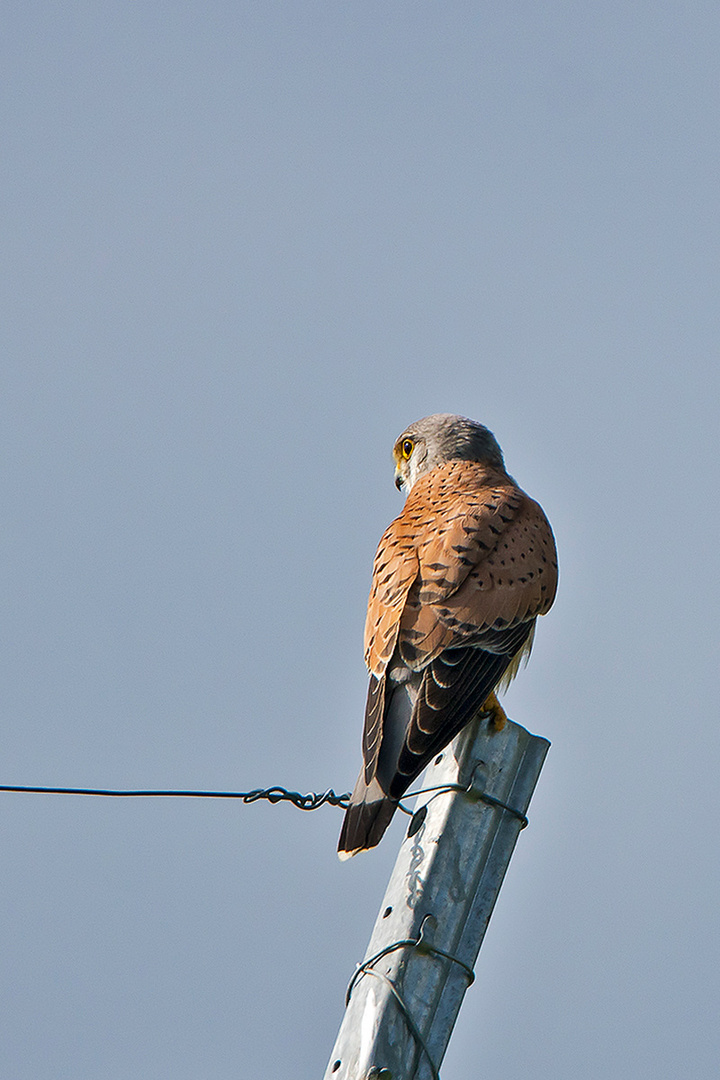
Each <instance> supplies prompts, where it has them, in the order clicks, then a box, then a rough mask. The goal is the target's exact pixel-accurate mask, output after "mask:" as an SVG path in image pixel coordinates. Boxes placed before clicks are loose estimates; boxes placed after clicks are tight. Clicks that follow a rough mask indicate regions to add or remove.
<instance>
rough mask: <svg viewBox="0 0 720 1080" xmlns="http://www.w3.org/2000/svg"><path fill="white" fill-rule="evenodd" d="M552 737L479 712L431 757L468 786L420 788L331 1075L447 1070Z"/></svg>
mask: <svg viewBox="0 0 720 1080" xmlns="http://www.w3.org/2000/svg"><path fill="white" fill-rule="evenodd" d="M549 746H550V744H549V742H548V741H547V739H543V738H540V737H539V736H537V735H531V734H530V733H529V732H528V731H526V730H525V728H522V727H520V726H519V725H518V724H515V723H513V722H512V721H508V723H507V725H506V727H505V728H504V729H503V730H502V731H500V732H497V731H494V730H493V729H492V728H490V727H489V725H488V721H487V720H476V721H474V722H473V723H472V724H470V725H468V727H467V728H465V730H464V731H462V732H461V733H460V735H458V736H457V738H456V739H455V740H454V742H453V743H451V745H450V746H449V747H447V748H446V750H445V751H443V753H442V754H440V755H438V757H437V758H436V759H435V762H434V764H433V765H431V766H430V767H429V768H428V770H427V772H426V773H425V777H424V779H423V782H422V786H423V788H434V787H445V788H446V787H447V785H459V786H461V787H462V788H465V789H468V790H467V791H456V790H452V791H447V790H444V791H441V792H428V793H427V794H424V795H421V796H419V798H418V801H417V806H416V809H415V815H414V817H413V818H412V820H411V824H410V827H409V829H408V835H406V837H405V839H404V840H403V843H402V846H401V848H400V853H399V855H398V859H397V862H396V864H395V868H394V870H393V873H392V876H391V878H390V884H389V885H388V888H387V892H386V894H385V898H384V900H383V902H382V906H381V908H380V913H379V915H378V918H377V921H376V923H375V929H374V930H373V934H372V937H371V939H370V944H369V946H368V950H367V954H366V956H365V960H364V962H363V964H362V965H360V967H359V968H358V970H357V971H356V973H355V975H354V976H353V980H352V981H351V985H350V988H349V1001H348V1003H347V1009H346V1012H345V1017H344V1020H343V1023H342V1026H341V1028H340V1032H339V1035H338V1038H337V1041H336V1043H335V1047H334V1049H333V1052H332V1055H331V1057H330V1062H329V1064H328V1067H327V1070H326V1072H325V1080H438V1069H439V1066H440V1062H441V1061H442V1058H443V1055H444V1053H445V1050H446V1048H447V1044H448V1041H449V1039H450V1034H451V1032H452V1029H453V1026H454V1024H455V1020H456V1018H457V1014H458V1012H459V1010H460V1005H461V1004H462V999H463V997H464V995H465V991H466V990H467V988H468V986H469V984H470V982H471V981H472V967H473V965H474V963H475V960H476V959H477V954H478V952H479V950H480V945H481V944H482V939H483V936H484V934H485V930H486V928H487V925H488V922H489V920H490V915H491V914H492V910H493V906H494V904H495V900H496V899H497V895H498V892H499V891H500V886H501V885H502V881H503V878H504V876H505V871H506V870H507V867H508V863H509V862H510V858H511V856H512V853H513V850H514V848H515V843H516V841H517V837H518V833H519V832H520V829H521V828H522V827H523V824H524V823H526V822H525V819H524V815H525V813H526V811H527V807H528V805H529V803H530V798H531V796H532V793H533V790H534V788H535V784H536V783H537V779H538V776H539V775H540V770H541V769H542V766H543V762H544V760H545V755H546V754H547V751H548V748H549ZM483 796H484V797H483ZM422 807H425V810H424V811H423V810H422V809H421V808H422ZM378 954H380V955H378Z"/></svg>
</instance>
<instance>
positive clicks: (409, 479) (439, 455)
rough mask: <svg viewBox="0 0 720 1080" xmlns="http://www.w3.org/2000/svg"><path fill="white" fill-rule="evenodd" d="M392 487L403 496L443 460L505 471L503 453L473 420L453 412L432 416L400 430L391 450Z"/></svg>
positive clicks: (485, 431)
mask: <svg viewBox="0 0 720 1080" xmlns="http://www.w3.org/2000/svg"><path fill="white" fill-rule="evenodd" d="M393 457H394V459H395V486H396V487H397V488H398V490H400V491H404V492H405V493H406V494H407V493H408V492H409V491H410V490H411V488H412V487H413V485H414V484H415V483H417V481H418V480H419V479H420V477H421V476H425V474H426V473H429V472H430V470H431V469H434V468H435V467H436V466H437V465H444V464H445V462H446V461H477V462H480V463H481V464H483V465H489V466H491V467H492V468H495V469H504V467H505V466H504V462H503V455H502V450H501V449H500V447H499V446H498V443H497V440H496V439H495V436H494V435H493V433H492V432H491V431H488V429H487V428H486V427H484V426H483V425H482V424H478V423H477V422H476V421H475V420H468V419H467V418H466V417H465V416H454V415H453V414H452V413H435V414H434V415H433V416H426V417H424V418H423V419H422V420H416V421H415V423H414V424H410V427H408V428H406V429H405V431H403V433H402V435H401V436H400V437H399V439H397V441H396V443H395V446H394V447H393Z"/></svg>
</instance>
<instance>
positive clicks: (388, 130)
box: [0, 0, 720, 1080]
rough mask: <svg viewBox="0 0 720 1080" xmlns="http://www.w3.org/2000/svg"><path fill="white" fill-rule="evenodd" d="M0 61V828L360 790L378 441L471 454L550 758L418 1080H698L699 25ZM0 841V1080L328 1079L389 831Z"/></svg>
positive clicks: (316, 30)
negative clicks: (547, 592) (474, 439)
mask: <svg viewBox="0 0 720 1080" xmlns="http://www.w3.org/2000/svg"><path fill="white" fill-rule="evenodd" d="M2 21H3V26H2V33H1V35H0V51H1V53H2V56H1V58H0V59H1V68H2V73H3V74H2V80H3V84H4V89H3V94H2V103H1V105H0V110H1V117H0V121H1V131H2V140H1V141H2V167H1V170H0V173H1V178H2V180H1V183H2V199H1V202H0V215H1V223H0V230H1V235H2V250H3V257H2V303H3V314H2V319H1V323H0V334H1V335H2V360H1V362H0V381H1V386H0V393H1V398H2V400H1V402H0V409H1V410H2V417H1V418H0V440H1V445H2V480H1V483H2V494H1V498H2V507H3V511H2V529H1V537H2V547H1V551H0V573H1V575H2V590H3V620H2V648H1V650H0V665H1V667H2V672H1V673H0V685H1V687H2V712H1V719H2V753H1V754H0V782H2V783H11V784H13V783H14V784H47V785H78V786H114V787H145V786H149V787H182V788H226V789H247V788H253V787H258V786H260V787H262V786H266V785H272V784H283V785H285V786H288V787H292V788H295V789H300V790H322V789H324V788H326V787H330V786H332V787H334V788H335V789H336V790H338V791H344V790H347V789H348V788H349V787H351V786H352V783H353V781H354V779H355V775H356V772H357V770H358V767H359V762H360V732H361V726H362V713H363V707H364V696H365V685H366V676H365V670H364V665H363V661H362V629H363V623H364V612H365V603H366V598H367V591H368V586H369V580H370V568H371V562H372V557H373V554H374V550H375V546H376V544H377V541H378V539H379V537H380V535H381V533H382V531H383V529H384V528H385V526H386V525H387V524H388V522H389V521H390V520H391V518H392V517H393V516H394V515H395V514H396V513H398V512H399V510H400V507H401V505H402V499H401V496H399V495H398V493H397V492H396V491H395V488H394V486H393V475H392V461H391V457H390V451H391V447H392V444H393V441H394V439H395V437H396V436H397V435H398V434H399V433H400V432H401V431H402V429H403V428H404V426H405V425H406V424H407V423H409V422H410V421H412V420H415V419H417V418H419V417H420V416H423V415H426V414H428V413H432V412H438V411H449V412H460V413H464V414H466V415H468V416H471V417H473V418H475V419H477V420H481V421H482V422H484V423H486V424H487V425H488V426H489V427H490V428H491V429H492V430H493V431H494V432H495V434H496V435H497V437H498V439H499V441H500V443H501V445H502V446H503V448H504V450H505V454H506V460H507V464H508V468H509V469H510V471H511V472H512V473H513V474H514V475H515V476H516V478H517V479H518V481H519V483H520V484H521V485H522V486H523V487H525V488H526V489H527V490H528V491H529V492H530V493H531V494H532V495H533V496H534V497H535V498H537V499H538V500H539V501H540V502H541V503H542V504H543V506H544V508H545V510H546V512H547V514H548V516H549V517H550V519H551V521H552V523H553V525H554V528H555V531H556V535H557V541H558V548H559V554H560V566H561V584H560V591H559V594H558V599H557V603H556V606H555V608H554V609H553V611H552V612H551V614H550V615H549V617H548V618H547V619H545V620H542V624H541V626H540V627H539V631H538V634H537V638H536V647H535V651H534V655H533V658H532V660H531V663H530V666H529V667H528V669H527V670H526V671H525V672H524V673H523V674H522V677H521V678H519V679H518V681H517V683H516V684H515V686H514V688H513V689H512V690H511V692H510V694H509V695H508V696H507V698H506V703H507V707H508V711H509V712H510V715H511V716H512V717H513V719H515V720H516V721H517V722H519V723H521V724H523V725H524V726H526V727H528V728H529V729H530V730H531V731H534V732H537V733H538V734H542V735H544V736H546V737H548V738H549V739H551V740H552V749H551V751H550V754H549V757H548V759H547V763H546V766H545V769H544V771H543V774H542V776H541V779H540V784H539V787H538V790H537V793H536V796H535V798H534V801H533V803H532V806H531V811H530V813H531V826H530V828H529V829H528V830H527V831H526V832H524V833H523V834H522V835H521V837H520V840H519V844H518V848H517V851H516V855H515V858H514V860H513V863H512V866H511V868H510V872H509V874H508V877H507V879H506V882H505V886H504V888H503V891H502V893H501V895H500V900H499V902H498V906H497V908H496V912H495V915H494V917H493V921H492V923H491V926H490V930H489V932H488V935H487V938H486V942H485V945H484V947H483V950H482V952H481V956H480V960H479V963H478V973H477V981H476V983H475V985H474V987H473V988H472V989H471V990H470V991H469V993H468V995H467V997H466V1000H465V1004H464V1007H463V1011H462V1013H461V1019H460V1021H459V1023H458V1026H457V1028H456V1031H455V1035H454V1037H453V1041H452V1043H451V1046H450V1049H449V1051H448V1055H447V1058H446V1062H445V1065H444V1068H443V1073H442V1075H443V1080H465V1078H467V1077H475V1076H477V1077H478V1078H480V1077H493V1078H494V1080H521V1078H526V1077H528V1076H533V1077H535V1078H537V1080H577V1078H578V1077H579V1076H582V1077H583V1078H584V1080H608V1078H613V1080H625V1078H627V1080H644V1078H651V1077H652V1078H653V1080H657V1078H666V1077H667V1078H672V1080H675V1078H677V1077H693V1078H694V1080H710V1078H713V1080H714V1078H715V1077H716V1076H717V1072H716V1070H717V1061H718V1054H719V1051H720V1047H719V1045H718V1044H719V1042H720V1039H719V1036H718V1022H717V1009H718V990H719V989H720V986H719V983H720V974H719V973H720V945H719V935H718V906H719V905H718V901H719V896H718V885H719V884H720V866H719V862H718V839H717V837H718V812H719V811H720V797H719V794H718V790H719V785H718V773H719V772H720V724H719V723H718V720H719V719H720V718H719V717H718V706H717V697H718V690H717V686H718V667H719V665H718V659H719V658H718V647H717V642H718V634H717V610H718V605H719V603H720V597H719V596H718V570H717V551H718V539H719V536H720V511H719V510H718V490H719V486H720V475H719V469H718V426H719V425H718V420H719V416H718V413H719V412H720V410H719V409H718V397H719V394H718V392H719V390H720V365H719V363H718V360H719V355H718V354H719V349H718V340H719V337H720V334H719V331H720V327H719V325H718V323H719V319H718V292H719V290H718V284H719V275H718V264H719V260H720V215H719V213H718V195H719V177H720V153H719V148H720V143H719V122H720V115H719V105H720V90H719V87H720V81H719V78H718V76H719V74H720V61H719V59H718V57H720V8H718V5H717V3H716V2H709V0H708V2H701V0H700V2H696V0H689V2H687V3H682V4H681V3H673V2H662V0H660V2H658V0H653V2H649V0H648V2H645V0H634V2H633V0H630V2H628V0H623V2H620V0H602V2H598V0H589V2H587V3H583V4H578V3H577V2H573V3H569V2H558V0H551V2H549V3H548V4H544V5H538V4H536V3H531V2H529V0H522V2H513V0H510V2H505V3H502V4H492V3H477V2H474V3H472V2H469V0H468V2H461V0H446V2H444V3H439V2H437V0H432V2H431V0H407V2H393V0H386V2H384V3H377V2H375V0H363V2H362V3H360V2H356V0H345V2H342V3H341V2H338V0H332V2H330V0H317V2H308V0H298V2H297V3H288V2H282V3H281V2H270V0H254V2H243V0H232V2H219V0H204V2H203V3H199V2H197V0H185V2H183V3H166V2H149V3H145V4H129V3H127V2H123V3H120V2H107V3H105V2H99V0H96V2H94V3H93V2H89V0H85V2H78V0H68V2H66V3H62V4H57V3H50V2H48V0H37V2H36V0H27V2H25V3H22V4H13V5H7V6H6V8H5V11H4V14H3V17H2ZM0 802H1V808H2V813H1V816H0V845H1V846H0V852H1V859H2V885H1V886H0V897H1V901H0V922H1V925H2V928H3V930H2V938H3V941H2V949H1V950H0V975H1V977H0V999H1V1000H0V1071H2V1075H3V1077H7V1078H8V1080H59V1078H65V1077H67V1078H72V1080H78V1078H82V1080H84V1078H92V1080H95V1078H97V1077H102V1078H103V1080H136V1078H138V1077H142V1078H143V1080H205V1078H213V1080H236V1078H240V1080H250V1078H251V1077H259V1076H262V1077H269V1078H274V1077H291V1076H292V1077H297V1078H305V1077H307V1078H311V1077H318V1076H320V1075H322V1072H323V1070H324V1067H325V1064H326V1061H327V1059H328V1057H329V1054H330V1051H331V1048H332V1044H333V1041H334V1039H335V1035H336V1032H337V1028H338V1026H339V1023H340V1021H341V1018H342V1013H343V996H344V991H345V987H346V984H347V981H348V979H349V977H350V975H351V974H352V971H353V968H354V965H355V963H356V962H357V961H358V960H360V959H361V957H362V955H363V952H364V950H365V947H366V944H367V940H368V938H369V934H370V930H371V928H372V924H373V921H374V919H375V915H376V913H377V909H378V907H379V904H380V902H381V899H382V895H383V892H384V888H385V884H386V881H387V878H388V876H389V872H390V869H391V867H392V864H393V862H394V860H395V855H396V853H397V848H398V846H399V843H400V840H401V837H402V829H403V822H402V821H398V822H396V823H395V824H394V825H393V828H392V829H391V831H390V832H389V834H388V836H387V838H386V839H385V840H384V841H383V844H382V845H381V847H380V848H379V849H378V850H377V851H376V852H374V853H372V854H369V855H367V856H364V857H361V858H358V859H355V860H353V861H352V862H350V863H345V864H341V863H340V862H339V861H338V860H337V858H336V856H335V843H336V839H337V833H338V831H339V828H340V823H341V817H342V815H341V812H340V811H339V810H333V809H330V808H324V809H322V810H320V811H318V812H316V813H313V814H301V813H300V812H299V811H297V810H295V809H293V808H292V807H289V806H277V807H271V806H267V805H260V804H258V805H255V806H242V805H239V804H235V803H228V802H220V803H209V802H192V801H164V802H160V801H150V802H140V801H135V802H132V801H129V802H127V801H124V802H112V801H109V800H100V799H81V798H70V797H48V796H26V795H3V796H2V798H1V800H0Z"/></svg>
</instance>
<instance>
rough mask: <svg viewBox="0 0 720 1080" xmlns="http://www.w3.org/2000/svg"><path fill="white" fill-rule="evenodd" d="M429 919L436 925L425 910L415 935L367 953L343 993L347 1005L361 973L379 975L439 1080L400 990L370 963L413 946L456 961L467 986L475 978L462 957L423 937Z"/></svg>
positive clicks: (434, 1078) (430, 953) (435, 1077)
mask: <svg viewBox="0 0 720 1080" xmlns="http://www.w3.org/2000/svg"><path fill="white" fill-rule="evenodd" d="M431 922H432V924H434V925H435V926H437V919H436V918H435V916H434V915H433V914H431V913H430V912H429V913H428V914H427V915H425V916H424V918H423V920H422V922H421V923H420V932H419V933H418V936H417V938H403V939H401V940H400V941H394V942H393V943H392V945H386V946H385V948H384V949H381V950H380V952H378V953H375V955H374V956H371V957H370V959H369V960H366V961H365V962H364V963H363V964H359V965H358V967H357V968H356V970H355V971H354V973H353V976H352V978H351V980H350V983H349V984H348V988H347V993H346V994H345V1007H346V1008H347V1006H348V1005H349V1004H350V998H351V996H352V992H353V989H354V987H355V984H356V982H357V981H358V980H359V979H360V978H361V977H362V976H363V975H374V976H375V977H376V978H377V979H381V980H382V981H383V982H384V983H386V984H387V986H388V987H389V989H390V991H391V992H392V994H393V997H394V998H395V1000H396V1001H397V1003H398V1007H399V1008H400V1011H401V1012H402V1014H403V1016H404V1017H405V1020H406V1021H407V1025H408V1029H409V1031H410V1034H411V1035H412V1037H413V1038H414V1039H415V1041H416V1043H417V1044H418V1046H419V1047H420V1049H421V1050H422V1051H423V1053H424V1054H425V1057H426V1058H427V1060H428V1063H429V1065H430V1068H431V1070H432V1074H433V1080H440V1073H439V1072H438V1069H437V1067H436V1065H435V1063H434V1061H433V1059H432V1057H431V1056H430V1052H429V1050H428V1048H427V1046H426V1044H425V1040H424V1038H423V1036H422V1033H421V1032H420V1029H419V1028H418V1026H417V1024H416V1023H415V1021H414V1020H413V1018H412V1016H411V1014H410V1011H409V1009H408V1007H407V1005H406V1003H405V1001H404V999H403V997H402V994H401V993H400V991H399V990H398V988H397V986H396V985H395V983H394V982H393V981H392V979H390V978H388V976H387V975H384V974H383V972H381V971H375V968H374V965H375V964H376V963H377V962H378V960H382V958H383V957H384V956H387V955H388V953H391V952H395V950H397V949H403V948H412V949H416V950H417V952H419V953H421V954H422V953H425V954H429V955H434V956H440V957H441V958H442V959H443V960H450V961H451V962H452V963H453V964H457V965H458V966H459V967H461V968H462V970H463V972H464V973H465V975H466V976H467V980H468V987H470V986H472V984H473V983H474V981H475V972H474V971H473V969H472V968H471V967H470V966H469V964H466V963H465V961H464V960H460V959H459V958H458V957H457V956H453V955H452V953H449V952H445V950H444V949H439V948H438V947H437V945H433V944H432V943H431V942H429V941H428V940H427V937H426V934H427V927H428V926H429V925H430V923H431Z"/></svg>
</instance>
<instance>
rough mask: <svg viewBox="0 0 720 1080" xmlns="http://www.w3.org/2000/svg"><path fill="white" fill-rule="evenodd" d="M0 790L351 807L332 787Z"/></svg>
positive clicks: (13, 787) (12, 786) (347, 796)
mask: <svg viewBox="0 0 720 1080" xmlns="http://www.w3.org/2000/svg"><path fill="white" fill-rule="evenodd" d="M0 791H19V792H24V793H28V794H35V795H103V796H108V797H110V798H124V799H129V798H133V799H152V798H166V799H241V800H242V802H244V803H253V802H257V801H258V800H259V799H267V801H268V802H270V803H279V802H290V803H292V804H293V806H296V807H297V808H298V810H317V809H318V808H319V807H321V806H324V805H325V804H326V803H327V804H328V806H339V807H341V808H342V809H343V810H347V808H348V806H349V804H350V792H349V791H347V792H345V794H344V795H336V794H335V792H334V791H333V789H332V788H329V789H328V790H327V791H322V792H317V791H310V792H308V793H307V794H302V792H300V791H288V790H287V788H284V787H270V788H254V789H253V790H252V791H190V790H188V791H170V790H167V791H163V790H152V789H151V790H115V789H112V788H79V787H36V786H33V787H30V786H22V785H19V784H0Z"/></svg>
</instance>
